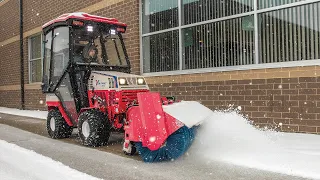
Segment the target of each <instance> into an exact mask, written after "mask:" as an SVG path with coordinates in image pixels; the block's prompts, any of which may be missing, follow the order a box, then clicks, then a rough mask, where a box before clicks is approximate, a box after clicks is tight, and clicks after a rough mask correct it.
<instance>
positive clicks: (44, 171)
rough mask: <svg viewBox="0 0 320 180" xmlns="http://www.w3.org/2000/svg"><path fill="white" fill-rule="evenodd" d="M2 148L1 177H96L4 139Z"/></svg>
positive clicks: (0, 157) (14, 178)
mask: <svg viewBox="0 0 320 180" xmlns="http://www.w3.org/2000/svg"><path fill="white" fill-rule="evenodd" d="M0 149H1V151H0V152H1V153H0V177H1V179H7V180H18V179H48V180H50V179H52V180H56V179H96V178H94V177H92V176H89V175H87V174H84V173H81V172H79V171H76V170H74V169H71V168H70V167H68V166H65V165H63V164H62V163H60V162H56V161H53V160H52V159H50V158H48V157H45V156H42V155H40V154H37V153H35V152H33V151H30V150H27V149H24V148H21V147H19V146H17V145H15V144H11V143H8V142H6V141H3V140H0Z"/></svg>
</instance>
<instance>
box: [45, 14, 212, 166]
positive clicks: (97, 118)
mask: <svg viewBox="0 0 320 180" xmlns="http://www.w3.org/2000/svg"><path fill="white" fill-rule="evenodd" d="M42 30H43V37H44V41H43V43H44V56H43V57H44V58H43V62H44V63H43V83H42V91H43V92H44V93H45V94H46V105H47V108H48V117H47V131H48V134H49V136H50V137H51V138H55V139H61V138H68V137H70V136H71V134H72V132H73V129H74V128H77V130H78V135H79V137H80V139H81V142H82V143H83V145H86V146H91V147H96V146H104V145H106V144H107V143H108V140H109V137H110V133H111V132H113V131H118V132H122V133H124V140H123V142H124V143H123V151H124V153H125V154H127V155H133V154H134V153H135V152H136V151H138V152H139V154H140V156H141V157H142V159H143V160H144V161H145V162H155V161H164V160H172V159H176V158H178V157H179V156H181V155H182V154H183V153H184V152H185V151H186V150H187V149H188V148H189V146H190V145H191V143H192V141H193V139H194V134H195V129H196V127H197V126H198V125H199V124H200V123H201V122H202V121H203V120H204V119H206V118H207V117H208V116H209V115H210V113H211V112H212V111H211V110H210V109H208V108H206V107H204V106H202V105H201V104H200V103H198V102H196V101H176V100H175V99H174V98H173V97H162V96H160V93H158V92H152V91H150V89H149V87H148V84H147V83H146V80H145V78H144V77H142V76H139V75H134V74H131V67H130V61H129V58H128V53H127V51H126V46H125V44H124V40H123V39H124V38H123V36H122V34H123V33H125V32H126V30H127V25H126V24H124V23H121V22H119V21H118V20H117V19H114V18H105V17H101V16H96V15H90V14H87V13H69V14H63V15H61V16H59V17H58V18H56V19H54V20H52V21H49V22H48V23H46V24H44V25H43V27H42Z"/></svg>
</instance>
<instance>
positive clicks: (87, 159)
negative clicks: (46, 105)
mask: <svg viewBox="0 0 320 180" xmlns="http://www.w3.org/2000/svg"><path fill="white" fill-rule="evenodd" d="M0 139H3V140H5V141H7V142H10V143H13V144H16V145H18V146H20V147H22V148H26V149H29V150H32V151H34V152H35V153H37V154H41V155H43V156H46V157H48V158H50V159H52V160H54V161H58V162H61V163H63V164H64V165H65V166H69V167H70V168H72V169H74V170H77V171H79V172H83V173H86V174H88V175H91V176H94V177H98V178H103V179H114V180H118V179H119V180H121V179H126V180H134V179H148V180H153V179H154V180H170V179H175V180H189V179H190V180H194V179H201V180H207V179H208V180H229V179H247V180H256V179H273V180H276V179H279V180H301V179H303V178H300V177H293V176H287V175H282V174H277V173H272V172H267V171H261V170H257V169H249V168H244V167H240V166H234V165H228V164H225V163H220V162H211V163H205V162H201V161H199V160H197V159H193V158H194V157H190V158H188V157H187V158H184V159H180V160H178V161H175V162H166V163H156V164H149V163H144V162H141V161H136V160H133V159H130V158H125V157H121V156H118V155H115V154H112V153H106V152H102V151H99V150H97V149H95V148H87V147H83V146H79V145H74V144H69V143H65V142H63V141H59V140H53V139H49V138H45V137H43V136H39V135H36V134H32V133H29V132H26V131H22V130H20V129H16V128H13V127H10V126H7V125H0ZM10 146H11V145H10ZM0 148H1V146H0ZM9 148H10V147H9ZM18 149H19V148H18ZM0 152H2V151H0ZM3 153H5V154H2V156H8V157H9V158H12V157H13V156H15V154H16V153H17V154H18V157H17V159H14V158H13V161H14V162H13V163H14V165H13V167H11V168H13V169H14V170H16V169H17V170H18V172H19V171H20V173H19V174H17V175H18V176H20V175H23V173H24V172H21V171H22V170H21V168H20V165H16V164H15V163H17V162H20V163H21V164H25V165H27V164H28V163H29V165H30V164H32V163H35V162H26V161H33V160H30V158H22V157H20V156H19V154H20V152H19V150H18V151H12V152H10V151H3ZM8 153H9V154H8ZM0 156H1V155H0ZM11 156H12V157H11ZM27 156H28V157H32V156H29V155H27ZM35 156H36V157H39V156H38V155H35ZM25 160H26V161H25ZM0 161H1V162H3V160H2V159H1V158H0ZM5 163H7V161H4V163H3V164H4V166H6V164H5ZM0 164H1V163H0ZM39 165H40V164H39ZM0 166H1V165H0ZM47 167H48V166H47ZM36 168H37V166H33V168H31V169H30V170H29V171H28V173H29V177H39V176H45V175H46V174H47V170H50V168H48V169H45V168H43V169H42V168H40V169H36ZM58 168H59V167H54V168H53V169H52V171H51V172H50V173H49V174H48V176H49V177H48V178H40V179H50V178H51V177H50V174H51V175H52V174H54V172H53V171H54V170H56V169H58ZM39 170H43V171H39ZM65 170H67V169H65ZM0 171H1V170H0ZM9 173H11V172H9ZM36 173H40V174H39V175H37V174H36ZM58 175H59V173H58V174H57V176H58ZM60 175H61V173H60ZM61 176H63V175H61ZM61 176H60V177H61ZM0 177H1V176H0ZM26 177H27V176H26ZM32 179H35V178H32ZM56 179H59V178H56ZM62 179H64V178H62ZM68 179H70V180H71V179H74V178H72V177H70V178H68ZM79 179H86V178H79Z"/></svg>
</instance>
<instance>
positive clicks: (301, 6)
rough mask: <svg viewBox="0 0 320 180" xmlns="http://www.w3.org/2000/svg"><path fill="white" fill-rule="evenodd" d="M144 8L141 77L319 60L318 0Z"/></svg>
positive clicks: (161, 2)
mask: <svg viewBox="0 0 320 180" xmlns="http://www.w3.org/2000/svg"><path fill="white" fill-rule="evenodd" d="M141 6H142V12H141V21H142V22H141V23H142V34H141V36H142V41H141V43H142V44H141V47H142V52H143V53H142V57H141V60H142V63H143V66H142V69H143V73H158V74H159V73H161V74H163V75H165V74H166V73H167V72H170V73H169V74H175V73H177V74H179V73H181V72H184V73H185V72H188V73H189V72H200V71H201V72H203V70H205V71H215V69H216V70H217V71H221V70H234V69H238V67H239V66H242V67H241V69H245V68H247V69H250V68H257V67H258V68H259V67H261V68H266V67H269V66H270V67H283V66H288V67H289V66H297V65H301V64H303V62H301V61H305V60H318V59H320V45H319V41H320V31H319V24H320V21H319V20H320V18H319V15H320V0H319V1H318V2H315V1H311V0H287V1H274V0H241V1H239V0H229V1H212V0H141ZM292 61H299V62H298V63H292ZM283 62H286V63H285V64H283ZM310 62H311V63H315V64H316V63H317V61H310ZM290 63H291V64H290ZM309 64H310V63H309ZM199 70H200V71H199Z"/></svg>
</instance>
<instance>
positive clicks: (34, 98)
mask: <svg viewBox="0 0 320 180" xmlns="http://www.w3.org/2000/svg"><path fill="white" fill-rule="evenodd" d="M25 103H26V104H25V106H26V109H33V110H46V97H45V95H44V94H42V91H41V90H37V89H35V90H26V92H25Z"/></svg>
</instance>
